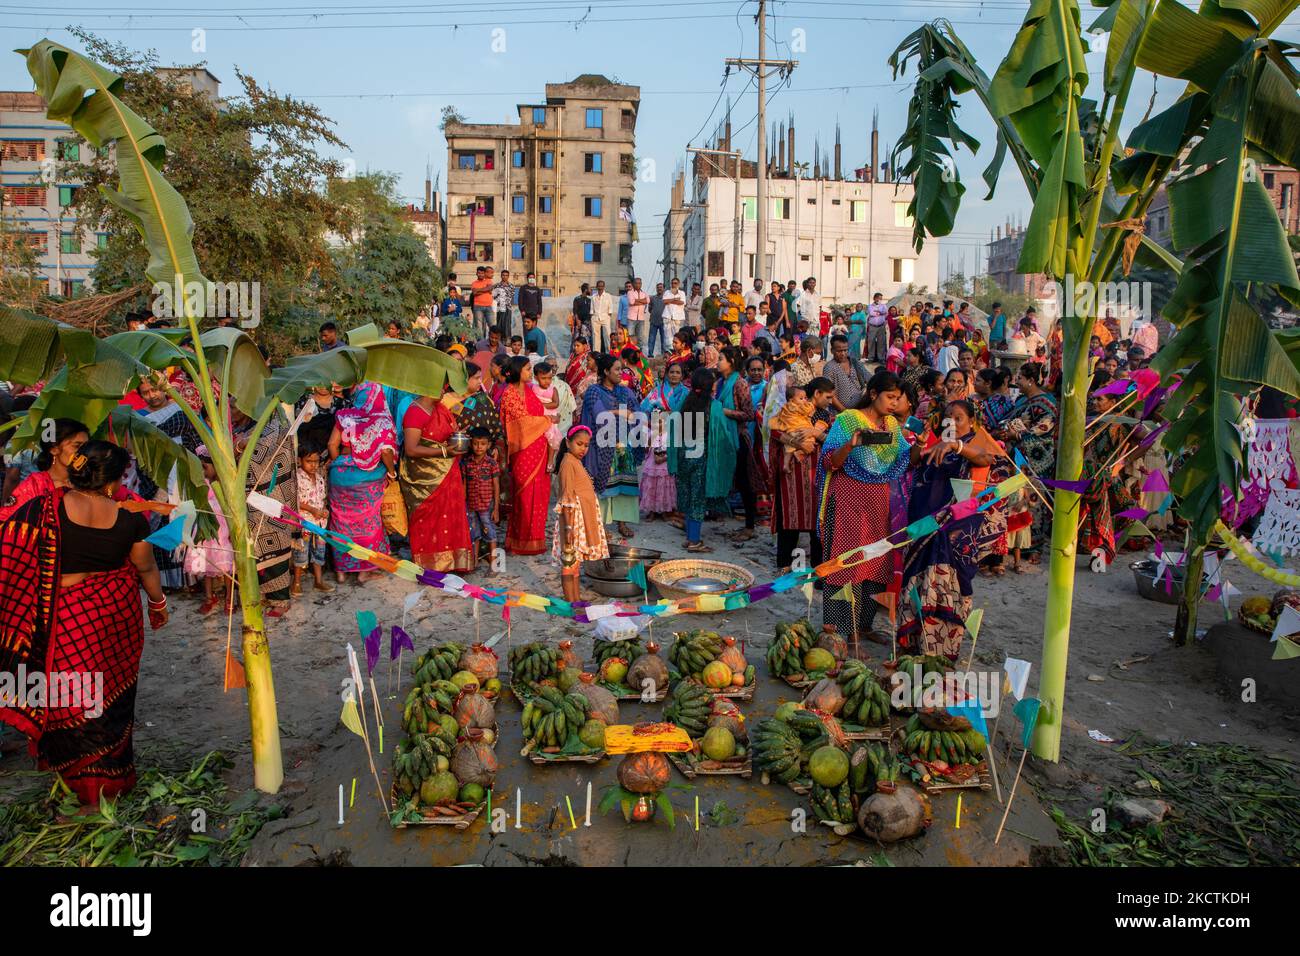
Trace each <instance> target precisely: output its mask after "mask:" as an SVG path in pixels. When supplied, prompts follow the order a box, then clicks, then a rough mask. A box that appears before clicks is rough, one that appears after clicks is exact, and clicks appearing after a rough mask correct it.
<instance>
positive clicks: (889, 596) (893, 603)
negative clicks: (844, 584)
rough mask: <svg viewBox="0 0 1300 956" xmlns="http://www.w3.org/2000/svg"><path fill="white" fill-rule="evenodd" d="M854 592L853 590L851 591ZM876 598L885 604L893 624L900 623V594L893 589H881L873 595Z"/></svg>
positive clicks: (879, 602) (877, 601) (878, 601)
mask: <svg viewBox="0 0 1300 956" xmlns="http://www.w3.org/2000/svg"><path fill="white" fill-rule="evenodd" d="M849 593H850V594H851V593H852V592H851V591H850V592H849ZM871 596H872V597H873V598H875V599H876V603H877V604H883V605H884V607H885V610H887V611H888V612H889V620H890V623H892V624H897V623H898V595H897V594H895V593H894V592H893V591H881V592H879V593H878V594H873V595H871Z"/></svg>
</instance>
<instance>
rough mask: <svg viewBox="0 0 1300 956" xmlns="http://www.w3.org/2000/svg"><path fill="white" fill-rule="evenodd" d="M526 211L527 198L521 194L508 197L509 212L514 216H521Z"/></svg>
mask: <svg viewBox="0 0 1300 956" xmlns="http://www.w3.org/2000/svg"><path fill="white" fill-rule="evenodd" d="M527 210H528V197H527V196H525V195H523V194H522V193H520V194H516V195H514V196H511V197H510V211H511V212H512V213H514V214H515V215H523V214H524V213H525V212H527Z"/></svg>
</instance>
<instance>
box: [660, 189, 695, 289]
mask: <svg viewBox="0 0 1300 956" xmlns="http://www.w3.org/2000/svg"><path fill="white" fill-rule="evenodd" d="M689 212H690V210H689V209H688V208H687V207H686V174H685V172H683V171H682V170H678V171H677V172H676V173H674V174H673V187H672V195H671V197H670V201H669V205H668V214H667V215H666V216H665V217H664V253H663V256H664V258H663V276H664V280H665V283H666V282H667V281H668V280H670V279H674V278H677V279H685V277H686V271H687V270H686V217H687V215H688V214H689ZM688 288H689V287H688Z"/></svg>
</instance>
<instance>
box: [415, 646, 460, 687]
mask: <svg viewBox="0 0 1300 956" xmlns="http://www.w3.org/2000/svg"><path fill="white" fill-rule="evenodd" d="M464 653H465V645H464V644H457V643H456V642H455V641H452V642H449V643H447V644H441V645H439V646H437V647H431V648H429V649H428V650H427V651H425V652H424V653H423V654H421V655H420V656H419V657H417V658H416V659H415V662H414V663H413V664H411V674H412V675H413V676H414V677H415V683H416V684H428V683H430V682H431V681H435V680H447V679H448V678H449V677H451V675H452V674H454V673H456V672H457V671H458V670H460V656H461V655H462V654H464Z"/></svg>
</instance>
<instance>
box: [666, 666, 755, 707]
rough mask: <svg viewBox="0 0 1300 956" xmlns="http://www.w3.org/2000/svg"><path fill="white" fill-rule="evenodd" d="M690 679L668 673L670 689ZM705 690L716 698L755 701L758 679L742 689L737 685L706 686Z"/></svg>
mask: <svg viewBox="0 0 1300 956" xmlns="http://www.w3.org/2000/svg"><path fill="white" fill-rule="evenodd" d="M689 679H690V678H689V677H685V676H683V675H682V674H681V673H680V672H679V671H675V670H670V671H669V672H668V685H669V687H670V688H671V687H676V686H677V685H678V684H680V683H681V682H682V681H684V680H689ZM697 683H698V681H697ZM705 689H706V690H708V692H709V693H711V694H712V695H713V696H714V697H727V698H730V699H731V700H753V699H754V691H755V690H757V689H758V677H757V676H755V678H754V681H753V683H750V684H745V685H743V686H741V687H736V686H735V685H732V686H730V687H708V686H707V685H706V686H705Z"/></svg>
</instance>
